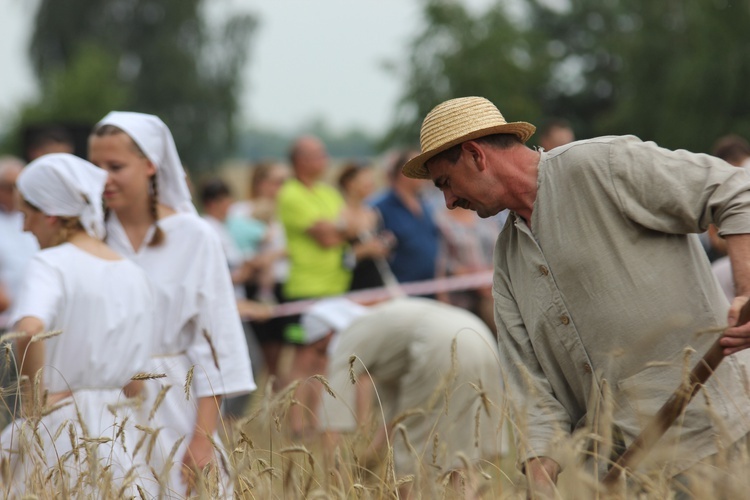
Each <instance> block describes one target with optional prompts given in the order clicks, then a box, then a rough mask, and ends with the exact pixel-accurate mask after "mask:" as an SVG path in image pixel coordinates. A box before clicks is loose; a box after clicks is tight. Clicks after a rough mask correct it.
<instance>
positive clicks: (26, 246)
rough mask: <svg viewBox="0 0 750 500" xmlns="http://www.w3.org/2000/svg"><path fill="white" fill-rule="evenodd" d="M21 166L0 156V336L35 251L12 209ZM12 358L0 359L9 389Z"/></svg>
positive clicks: (4, 415)
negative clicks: (8, 359) (7, 359)
mask: <svg viewBox="0 0 750 500" xmlns="http://www.w3.org/2000/svg"><path fill="white" fill-rule="evenodd" d="M23 167H24V163H23V161H21V160H20V159H19V158H15V157H12V156H3V157H0V334H2V333H5V331H6V330H7V329H9V328H10V327H11V326H12V324H11V323H10V310H11V307H12V306H13V301H14V300H15V298H16V296H17V295H18V293H19V292H20V289H21V280H22V278H23V274H24V272H25V270H26V266H27V265H28V263H29V261H30V260H31V258H32V257H33V256H34V254H35V253H36V251H37V250H38V249H39V245H38V243H37V241H36V238H34V236H33V235H32V234H31V233H27V232H24V231H23V214H22V213H21V212H20V211H19V210H18V207H17V206H16V201H17V200H16V179H17V178H18V176H19V174H20V173H21V171H22V170H23ZM16 371H17V370H16V367H15V365H14V363H13V357H11V358H10V363H6V357H5V356H2V357H0V383H1V384H2V387H3V388H8V387H10V386H11V385H12V384H13V383H14V382H15V380H16ZM16 404H17V402H16V394H15V391H13V390H8V391H5V392H4V396H3V398H2V401H1V402H0V425H3V424H5V423H7V422H8V421H10V418H12V415H13V414H14V412H15V407H16Z"/></svg>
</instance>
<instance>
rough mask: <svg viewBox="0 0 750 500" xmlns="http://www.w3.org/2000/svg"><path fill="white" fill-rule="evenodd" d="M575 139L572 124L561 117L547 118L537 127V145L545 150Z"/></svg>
mask: <svg viewBox="0 0 750 500" xmlns="http://www.w3.org/2000/svg"><path fill="white" fill-rule="evenodd" d="M575 140H576V136H575V133H574V132H573V126H572V125H571V124H570V122H569V121H568V120H565V119H563V118H549V119H548V120H546V121H545V122H544V123H542V125H541V126H540V127H539V146H540V147H541V148H542V149H544V150H545V151H549V150H551V149H554V148H556V147H558V146H564V145H565V144H568V143H571V142H573V141H575Z"/></svg>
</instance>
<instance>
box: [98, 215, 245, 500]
mask: <svg viewBox="0 0 750 500" xmlns="http://www.w3.org/2000/svg"><path fill="white" fill-rule="evenodd" d="M159 227H160V228H161V230H162V231H163V232H164V237H165V239H164V242H163V243H162V244H161V245H158V246H148V245H147V244H143V245H141V247H140V248H139V249H138V251H135V250H133V247H132V245H131V244H130V241H129V240H128V238H127V234H126V233H125V230H124V229H123V227H122V225H121V224H120V222H119V221H118V220H117V217H116V216H115V214H114V213H111V214H110V216H109V219H108V221H107V235H108V236H107V243H108V244H109V245H110V246H112V248H114V249H115V250H116V251H118V252H120V253H122V254H123V255H125V256H127V257H128V258H130V259H132V260H133V261H134V262H135V263H136V264H138V265H139V266H140V267H142V268H143V269H144V270H145V271H146V273H147V274H148V276H149V278H151V281H152V283H153V284H154V287H155V289H156V299H155V303H156V309H157V315H156V332H157V333H156V335H155V337H154V344H155V346H154V353H155V355H154V358H153V359H152V367H151V371H153V372H156V373H164V374H166V375H167V377H166V378H160V379H155V380H151V381H149V383H148V384H147V390H148V391H147V392H148V394H147V401H146V404H145V405H144V411H143V412H142V414H141V415H140V423H141V424H142V425H144V426H148V427H150V428H153V429H157V428H161V430H160V431H159V434H158V446H157V447H156V448H157V449H156V450H154V453H153V454H152V457H151V459H152V460H151V462H150V465H151V466H152V467H153V468H154V469H155V470H156V471H157V472H159V473H163V472H164V471H165V467H171V468H170V469H169V473H168V474H169V483H168V487H169V490H168V491H163V492H162V493H164V494H165V495H166V496H170V495H174V496H176V497H179V498H182V497H183V496H184V495H185V492H186V486H185V484H184V482H183V481H182V478H181V475H180V467H179V464H180V462H181V460H182V457H183V456H184V454H185V451H186V449H187V446H188V444H189V443H190V440H191V438H192V434H193V429H194V426H195V421H196V415H197V412H196V407H197V400H198V398H201V397H207V396H213V395H223V396H225V397H231V396H238V395H241V394H247V393H248V392H250V391H252V390H254V389H255V388H256V386H255V381H254V380H253V375H252V372H251V370H250V357H249V354H248V349H247V343H246V342H245V336H244V332H243V330H242V324H241V322H240V317H239V313H238V312H237V303H236V301H235V298H234V291H233V289H232V282H231V278H230V276H229V270H228V269H227V264H226V258H225V257H224V254H223V251H222V248H221V243H220V242H219V239H218V237H217V236H216V234H215V233H214V231H213V230H212V229H211V227H210V226H209V225H208V224H207V223H206V222H205V221H204V220H202V219H201V218H200V217H199V216H197V215H195V214H191V213H177V214H174V215H171V216H169V217H166V218H164V219H162V220H160V221H159ZM152 231H153V227H152V229H151V232H152ZM151 232H149V234H148V235H147V237H146V241H149V239H150V237H151ZM208 339H210V342H209V340H208ZM191 368H192V370H191ZM189 372H191V373H192V380H191V383H190V384H189V390H188V391H186V390H185V386H186V381H187V379H188V374H189ZM168 386H171V387H170V388H169V389H165V388H166V387H168ZM164 390H166V393H165V395H164V397H163V400H162V402H161V403H160V404H159V406H158V407H157V410H156V412H155V413H154V414H153V416H152V415H151V410H152V408H153V407H154V403H155V401H156V399H157V397H158V394H159V392H161V391H164ZM219 429H221V425H219ZM183 437H184V440H183V441H182V443H181V445H180V446H179V448H177V449H176V451H175V453H174V454H173V455H172V458H171V459H170V460H168V456H169V454H170V451H171V450H172V447H173V445H174V444H175V443H176V442H177V441H178V440H179V439H181V438H183ZM215 441H216V443H217V444H219V445H220V444H221V441H220V440H219V439H218V437H217V436H215ZM225 479H226V478H225Z"/></svg>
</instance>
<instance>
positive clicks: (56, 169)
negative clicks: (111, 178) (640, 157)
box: [16, 153, 107, 240]
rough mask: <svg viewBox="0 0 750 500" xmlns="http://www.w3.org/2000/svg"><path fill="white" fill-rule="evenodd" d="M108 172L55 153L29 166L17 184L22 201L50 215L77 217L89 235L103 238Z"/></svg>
mask: <svg viewBox="0 0 750 500" xmlns="http://www.w3.org/2000/svg"><path fill="white" fill-rule="evenodd" d="M106 182H107V172H105V171H104V170H102V169H100V168H97V167H96V166H95V165H92V164H91V163H89V162H87V161H86V160H83V159H81V158H79V157H77V156H74V155H71V154H68V153H52V154H48V155H44V156H40V157H39V158H37V159H36V160H34V161H32V162H31V163H29V164H28V165H27V166H26V168H24V169H23V170H22V171H21V174H20V175H19V176H18V179H17V181H16V185H17V186H18V191H19V192H20V193H21V196H23V199H24V200H26V201H28V202H29V203H31V204H32V205H34V206H35V207H36V208H38V209H39V210H41V211H42V212H44V213H45V214H47V215H58V216H62V217H78V218H79V220H80V221H81V225H82V226H83V228H84V229H85V230H86V232H87V233H88V234H90V235H91V236H93V237H94V238H97V239H100V240H101V239H103V238H104V210H103V208H102V193H103V192H104V184H105V183H106Z"/></svg>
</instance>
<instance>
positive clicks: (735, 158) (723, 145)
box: [704, 134, 750, 301]
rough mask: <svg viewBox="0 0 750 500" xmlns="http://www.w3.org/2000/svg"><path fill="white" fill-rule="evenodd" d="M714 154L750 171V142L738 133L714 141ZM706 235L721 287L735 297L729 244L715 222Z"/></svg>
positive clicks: (728, 297)
mask: <svg viewBox="0 0 750 500" xmlns="http://www.w3.org/2000/svg"><path fill="white" fill-rule="evenodd" d="M712 154H713V155H714V156H716V157H718V158H721V159H722V160H724V161H725V162H727V163H729V164H730V165H732V166H735V167H739V168H743V169H745V171H747V172H750V144H748V142H747V141H746V140H745V139H743V138H742V137H740V136H739V135H736V134H730V135H725V136H723V137H720V138H719V139H717V140H716V142H715V143H714V146H713V148H712ZM704 234H705V235H706V242H705V243H704V246H706V247H707V248H706V252H707V254H708V258H709V260H711V261H712V264H711V268H712V269H713V271H714V274H715V275H716V278H717V279H718V280H719V284H720V285H721V289H722V290H723V291H724V294H725V295H726V296H727V299H729V300H730V301H731V300H732V299H734V278H733V276H732V263H731V262H730V260H729V257H728V256H727V244H726V242H725V241H724V238H722V237H721V236H719V231H718V229H716V226H715V225H714V224H711V225H710V226H708V231H706V232H705V233H704Z"/></svg>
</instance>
